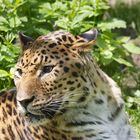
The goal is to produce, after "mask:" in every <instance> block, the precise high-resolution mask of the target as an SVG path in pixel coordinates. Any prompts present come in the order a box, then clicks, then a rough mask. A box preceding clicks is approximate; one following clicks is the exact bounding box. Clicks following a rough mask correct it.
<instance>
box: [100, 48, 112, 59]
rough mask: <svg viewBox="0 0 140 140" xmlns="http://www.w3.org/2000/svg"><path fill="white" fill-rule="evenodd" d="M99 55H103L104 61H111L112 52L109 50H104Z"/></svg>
mask: <svg viewBox="0 0 140 140" xmlns="http://www.w3.org/2000/svg"><path fill="white" fill-rule="evenodd" d="M101 55H103V57H104V58H105V59H111V58H112V56H113V54H112V52H111V51H109V50H104V51H102V52H101Z"/></svg>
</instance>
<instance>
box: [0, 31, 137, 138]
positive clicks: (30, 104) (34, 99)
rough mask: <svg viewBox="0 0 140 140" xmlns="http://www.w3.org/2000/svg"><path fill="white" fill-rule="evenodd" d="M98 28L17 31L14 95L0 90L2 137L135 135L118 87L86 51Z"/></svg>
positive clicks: (114, 136)
mask: <svg viewBox="0 0 140 140" xmlns="http://www.w3.org/2000/svg"><path fill="white" fill-rule="evenodd" d="M96 33H97V31H96V30H91V31H90V32H86V33H83V34H81V35H79V36H74V35H72V34H70V33H68V32H62V31H56V32H52V33H50V34H48V35H46V36H40V37H38V38H37V39H36V40H33V39H31V38H29V37H27V36H25V35H23V34H20V40H21V44H22V55H21V57H20V58H19V60H18V62H17V65H16V71H15V76H14V77H15V78H14V81H15V85H16V89H17V92H16V98H15V94H11V93H5V94H4V95H2V96H1V104H2V106H1V108H0V109H1V111H0V115H1V120H0V121H1V122H0V125H1V124H2V125H1V126H2V127H1V129H0V134H1V135H0V136H2V140H13V138H14V136H17V137H15V138H14V140H15V139H16V140H24V139H25V140H30V139H31V140H37V139H41V140H43V139H45V140H135V135H134V133H133V130H132V128H131V127H130V125H129V123H128V118H127V115H126V113H125V111H124V102H123V99H122V97H121V91H120V88H119V87H118V86H117V84H116V83H115V82H114V81H113V80H112V79H111V78H109V77H108V76H107V75H106V74H105V73H104V72H103V71H102V70H101V69H100V68H99V67H98V65H97V64H96V62H95V60H94V59H93V57H92V56H91V54H90V53H89V52H90V51H91V46H93V45H94V44H95V38H96V36H97V35H96ZM9 97H10V100H9V99H8V98H9ZM3 100H4V101H3ZM14 112H16V113H14ZM25 133H26V134H25ZM21 137H22V138H21Z"/></svg>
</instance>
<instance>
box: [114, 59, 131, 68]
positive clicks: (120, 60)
mask: <svg viewBox="0 0 140 140" xmlns="http://www.w3.org/2000/svg"><path fill="white" fill-rule="evenodd" d="M113 59H114V60H115V61H116V62H118V63H120V64H124V65H126V66H128V67H133V65H132V64H131V63H129V62H128V61H126V60H124V59H123V58H113Z"/></svg>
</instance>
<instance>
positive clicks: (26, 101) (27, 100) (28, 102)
mask: <svg viewBox="0 0 140 140" xmlns="http://www.w3.org/2000/svg"><path fill="white" fill-rule="evenodd" d="M34 98H35V97H34V96H32V97H31V98H28V99H24V100H21V101H18V102H19V103H20V104H21V106H23V107H24V108H25V109H27V106H28V105H29V104H30V103H31V102H32V101H33V100H34Z"/></svg>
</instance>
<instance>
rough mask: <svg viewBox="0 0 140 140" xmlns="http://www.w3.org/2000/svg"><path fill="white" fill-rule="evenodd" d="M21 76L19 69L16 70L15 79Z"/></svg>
mask: <svg viewBox="0 0 140 140" xmlns="http://www.w3.org/2000/svg"><path fill="white" fill-rule="evenodd" d="M21 75H22V69H20V68H17V69H16V71H15V77H17V78H18V77H20V76H21Z"/></svg>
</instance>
